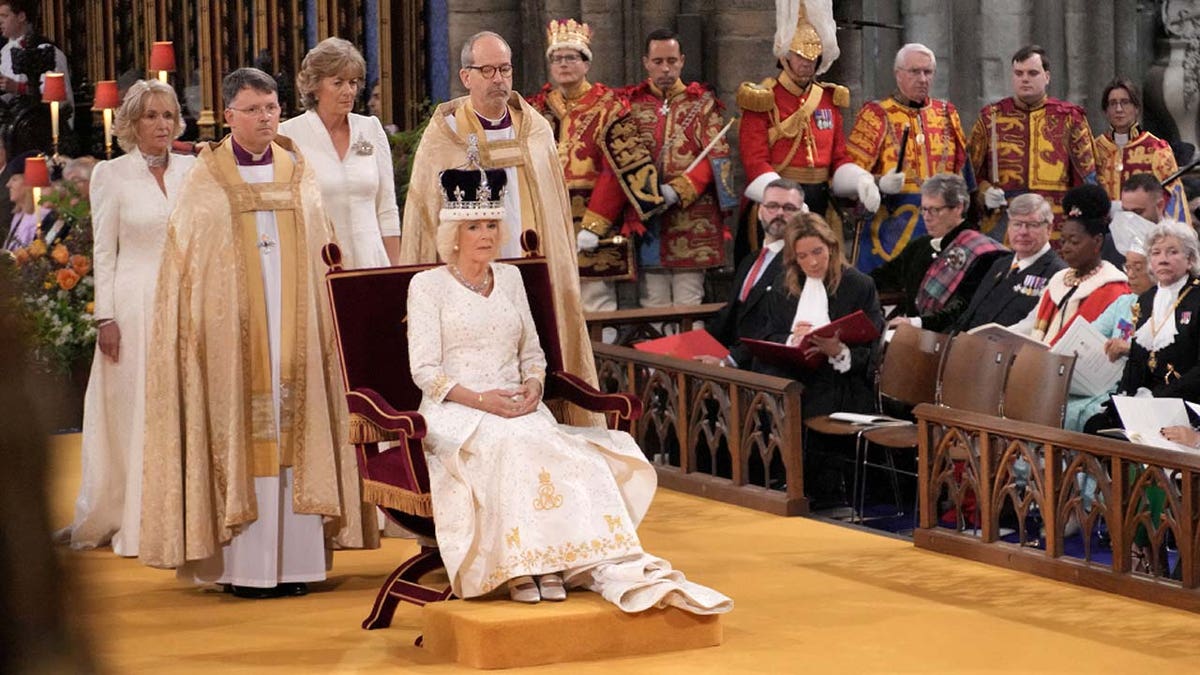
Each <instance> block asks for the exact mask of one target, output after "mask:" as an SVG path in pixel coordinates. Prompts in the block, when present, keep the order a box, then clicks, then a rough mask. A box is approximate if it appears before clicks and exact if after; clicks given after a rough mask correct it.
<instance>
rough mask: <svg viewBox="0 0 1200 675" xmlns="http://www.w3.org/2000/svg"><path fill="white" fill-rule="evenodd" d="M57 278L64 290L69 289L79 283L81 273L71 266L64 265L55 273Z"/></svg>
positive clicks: (59, 285)
mask: <svg viewBox="0 0 1200 675" xmlns="http://www.w3.org/2000/svg"><path fill="white" fill-rule="evenodd" d="M54 277H55V280H56V281H58V287H59V288H61V289H63V290H64V291H69V290H71V289H72V288H75V286H76V285H77V284H78V283H79V275H78V274H76V273H75V270H73V269H71V268H70V267H64V268H62V269H61V270H59V271H58V272H57V273H56V274H55V275H54Z"/></svg>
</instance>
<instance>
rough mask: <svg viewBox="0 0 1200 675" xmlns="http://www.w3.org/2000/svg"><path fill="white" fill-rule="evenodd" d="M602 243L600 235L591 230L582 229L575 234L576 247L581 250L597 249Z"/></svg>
mask: <svg viewBox="0 0 1200 675" xmlns="http://www.w3.org/2000/svg"><path fill="white" fill-rule="evenodd" d="M599 245H600V237H597V236H596V233H595V232H592V231H591V230H580V231H579V234H578V235H576V236H575V248H576V249H577V250H579V251H595V250H596V247H597V246H599Z"/></svg>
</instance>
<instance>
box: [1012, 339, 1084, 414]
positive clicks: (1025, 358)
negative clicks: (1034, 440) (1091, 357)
mask: <svg viewBox="0 0 1200 675" xmlns="http://www.w3.org/2000/svg"><path fill="white" fill-rule="evenodd" d="M1074 371H1075V356H1074V355H1073V354H1072V355H1070V356H1063V355H1061V354H1054V353H1051V352H1049V351H1047V350H1045V349H1038V348H1037V347H1033V346H1030V345H1026V346H1024V347H1021V349H1020V351H1018V352H1017V357H1016V359H1014V360H1013V364H1012V368H1011V369H1010V370H1009V373H1008V379H1007V380H1006V382H1005V385H1004V402H1003V409H1002V411H1001V412H1002V413H1003V417H1007V418H1009V419H1014V420H1020V421H1022V422H1032V423H1034V424H1044V425H1046V426H1049V427H1059V428H1061V427H1062V425H1063V417H1064V416H1065V415H1066V411H1067V394H1068V393H1070V390H1071V375H1072V374H1073V373H1074Z"/></svg>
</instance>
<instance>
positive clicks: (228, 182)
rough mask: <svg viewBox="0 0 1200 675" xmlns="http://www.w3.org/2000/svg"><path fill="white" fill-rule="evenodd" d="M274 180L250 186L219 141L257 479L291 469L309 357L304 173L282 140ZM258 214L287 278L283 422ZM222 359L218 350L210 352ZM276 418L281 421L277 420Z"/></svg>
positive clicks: (216, 155)
mask: <svg viewBox="0 0 1200 675" xmlns="http://www.w3.org/2000/svg"><path fill="white" fill-rule="evenodd" d="M272 154H273V161H274V164H273V168H274V171H275V181H274V182H270V183H247V182H245V181H244V180H243V179H242V177H241V174H239V173H238V168H237V161H236V160H235V159H234V155H233V150H232V148H231V147H230V146H229V141H228V140H227V141H226V142H224V143H222V144H221V145H219V146H217V147H216V148H215V149H214V151H213V153H212V154H211V155H208V157H209V159H210V161H212V162H213V163H214V164H215V166H214V167H212V169H213V171H212V173H213V175H215V176H216V177H217V180H218V181H219V182H220V183H221V187H223V188H224V189H225V193H226V195H227V196H228V198H229V206H230V211H231V214H232V221H231V222H234V223H237V226H238V227H239V228H240V230H241V231H240V233H239V237H238V238H239V239H240V241H241V256H240V262H241V265H240V267H241V270H240V272H241V276H242V283H241V284H239V285H240V287H241V288H242V289H243V293H244V295H243V297H242V298H240V301H241V302H240V303H239V304H240V305H241V307H242V308H243V316H242V319H241V321H242V325H243V326H245V328H244V329H243V330H244V331H247V332H248V333H249V335H248V345H249V363H248V364H243V365H244V366H245V367H248V369H249V370H248V372H249V373H250V410H249V411H248V414H249V415H250V429H251V434H252V439H253V459H252V461H253V471H254V475H255V476H278V475H279V467H281V466H291V465H292V463H293V461H294V459H295V447H296V444H295V439H297V438H300V437H301V436H302V432H303V429H302V427H303V420H304V415H303V413H302V411H303V405H304V387H305V367H304V363H305V354H304V350H303V346H304V345H303V341H302V340H300V339H299V337H298V336H301V335H304V334H305V323H306V318H307V315H305V314H304V313H303V312H299V311H297V308H301V307H307V292H308V286H307V284H305V283H302V282H303V281H304V279H305V277H304V274H305V270H304V266H305V261H306V255H305V251H304V248H305V245H304V237H303V236H302V232H301V231H300V230H301V229H302V227H298V224H299V225H301V226H302V225H303V220H302V217H301V220H300V222H299V223H298V222H297V217H296V213H297V207H298V206H299V205H300V204H301V203H302V201H301V197H300V177H301V176H302V175H303V171H302V170H301V169H300V167H298V166H297V162H296V160H294V159H293V156H292V154H291V153H289V152H287V151H286V150H284V149H283V148H282V147H280V146H279V145H274V146H273V151H272ZM256 211H273V212H274V214H275V223H276V227H277V229H278V233H279V241H278V242H277V245H278V246H279V254H280V259H281V260H282V263H283V264H282V266H281V271H282V279H281V280H280V282H281V293H280V295H281V299H282V307H280V313H279V317H280V324H281V325H280V333H281V335H280V349H279V379H280V387H279V389H280V402H279V420H278V421H276V419H275V392H274V386H273V382H272V379H271V350H270V333H269V330H268V327H267V302H266V296H265V290H264V287H263V284H262V283H261V281H260V280H261V279H262V261H261V258H260V257H259V255H260V253H259V243H260V242H259V238H258V227H257V224H256V219H255V212H256ZM212 356H214V357H216V358H220V357H221V355H212ZM277 422H278V423H277Z"/></svg>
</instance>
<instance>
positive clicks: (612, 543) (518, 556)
mask: <svg viewBox="0 0 1200 675" xmlns="http://www.w3.org/2000/svg"><path fill="white" fill-rule="evenodd" d="M506 538H507V537H506ZM639 548H640V545H639V544H638V539H637V537H636V536H631V535H627V534H624V533H621V532H618V533H616V534H614V535H613V536H612V537H606V538H604V539H592V540H591V541H584V542H566V543H563V544H560V545H554V544H551V545H548V546H545V547H543V548H541V549H535V550H529V549H523V550H521V551H520V552H517V553H513V554H511V555H509V556H507V557H506V558H505V559H504V560H503V561H502V562H500V563H499V564H498V565H497V566H496V567H495V568H494V569H492V571H491V572H489V573H488V575H487V578H486V579H485V580H484V583H483V585H484V588H486V589H487V590H491V589H493V588H495V587H497V586H499V585H500V584H502V583H504V582H505V581H507V580H508V579H511V578H513V577H514V576H520V575H521V574H528V573H529V571H530V570H533V569H539V568H541V569H567V568H569V567H578V566H580V565H585V564H587V563H591V562H597V561H600V560H610V559H612V558H617V557H620V556H622V555H626V554H628V553H631V552H635V551H637V550H638V549H639Z"/></svg>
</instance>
